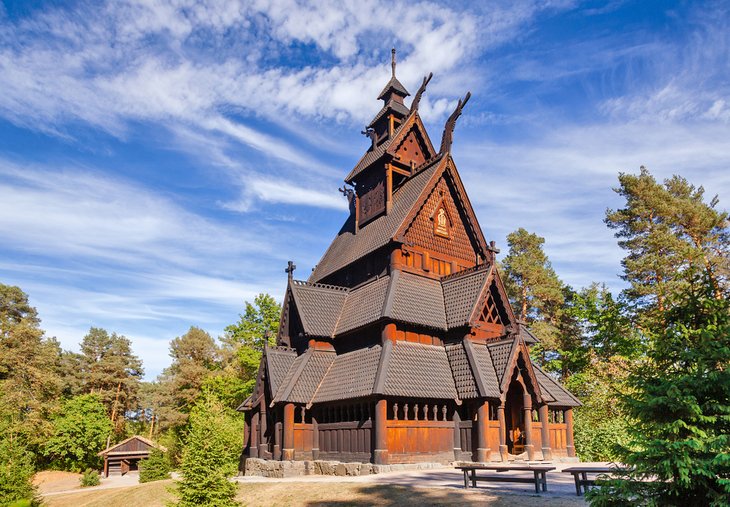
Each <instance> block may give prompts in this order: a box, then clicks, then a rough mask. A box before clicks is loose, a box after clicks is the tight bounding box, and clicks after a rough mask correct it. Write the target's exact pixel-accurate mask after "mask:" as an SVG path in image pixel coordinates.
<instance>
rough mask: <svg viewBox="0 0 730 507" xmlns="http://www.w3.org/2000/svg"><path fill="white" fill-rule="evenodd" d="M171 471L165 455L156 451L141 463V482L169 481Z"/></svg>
mask: <svg viewBox="0 0 730 507" xmlns="http://www.w3.org/2000/svg"><path fill="white" fill-rule="evenodd" d="M171 469H172V467H171V466H170V462H169V460H168V459H167V457H166V456H165V454H163V453H162V451H159V450H157V449H155V450H153V451H152V452H151V453H150V456H149V458H147V459H143V460H142V461H140V462H139V482H152V481H162V480H165V479H169V478H170V471H171Z"/></svg>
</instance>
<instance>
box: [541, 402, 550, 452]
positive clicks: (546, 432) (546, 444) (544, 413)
mask: <svg viewBox="0 0 730 507" xmlns="http://www.w3.org/2000/svg"><path fill="white" fill-rule="evenodd" d="M548 410H549V409H548V406H547V403H545V404H544V405H542V406H541V407H540V423H541V424H542V431H541V433H540V437H541V440H542V459H544V460H550V459H553V450H552V448H551V447H550V427H549V423H548V419H549V417H548Z"/></svg>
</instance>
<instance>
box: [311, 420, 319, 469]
mask: <svg viewBox="0 0 730 507" xmlns="http://www.w3.org/2000/svg"><path fill="white" fill-rule="evenodd" d="M312 459H319V423H318V422H317V414H316V413H313V414H312Z"/></svg>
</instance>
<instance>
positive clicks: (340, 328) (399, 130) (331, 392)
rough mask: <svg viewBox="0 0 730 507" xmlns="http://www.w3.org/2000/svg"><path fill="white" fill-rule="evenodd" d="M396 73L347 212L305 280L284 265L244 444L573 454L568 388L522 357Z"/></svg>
mask: <svg viewBox="0 0 730 507" xmlns="http://www.w3.org/2000/svg"><path fill="white" fill-rule="evenodd" d="M392 65H393V74H392V77H391V79H390V81H388V83H387V84H386V85H385V88H383V90H382V92H381V93H380V95H379V97H378V98H379V99H381V100H383V107H382V109H381V110H380V111H379V112H378V113H377V114H376V115H375V118H373V120H372V121H371V122H370V124H369V125H368V127H367V130H366V132H364V133H365V134H367V135H368V137H369V138H370V141H371V144H370V147H369V148H368V150H367V151H366V152H365V154H364V155H363V156H362V158H361V159H360V161H359V162H358V163H357V164H356V165H355V167H354V168H353V169H352V171H351V172H350V173H349V174H348V175H347V177H346V178H345V182H346V183H347V184H349V185H351V188H349V189H347V188H346V189H343V190H342V192H343V193H344V194H346V196H347V197H348V200H349V205H350V212H349V216H348V217H347V219H346V221H345V223H344V225H343V226H342V228H341V229H340V231H339V232H338V233H337V235H336V237H335V238H334V240H333V241H332V244H331V245H330V246H329V248H328V249H327V251H326V252H325V254H324V256H323V257H322V259H321V261H320V262H319V264H317V266H316V267H315V268H314V270H313V271H312V274H311V276H309V279H308V280H306V281H300V280H295V279H294V278H293V271H294V268H295V266H294V265H293V264H292V263H291V262H290V263H289V267H288V268H287V270H286V271H287V273H288V275H289V276H288V278H289V280H288V285H287V289H286V295H285V298H284V304H283V309H282V314H281V321H280V328H279V334H278V337H277V346H276V347H267V348H266V349H265V350H264V351H263V358H262V360H261V364H260V367H259V371H258V377H257V380H256V386H255V389H254V392H253V394H252V395H251V396H250V397H249V398H248V399H247V400H246V401H245V402H244V403H243V404H242V405H241V406H240V407H239V410H241V411H243V412H245V418H246V433H245V437H244V442H245V444H244V446H245V447H244V456H246V457H259V458H266V459H275V460H292V459H294V460H308V459H331V460H340V461H361V462H373V463H377V464H387V463H409V462H419V461H442V462H448V461H453V460H464V461H471V460H473V461H479V462H484V461H490V460H507V459H512V458H513V457H514V456H521V457H523V458H526V459H530V460H533V459H555V458H559V457H572V456H575V451H574V448H573V418H572V409H573V407H576V406H578V405H580V402H579V401H578V400H577V399H576V398H575V397H574V396H572V395H571V394H570V393H569V392H568V391H567V390H566V389H565V388H563V387H562V386H561V385H560V384H559V383H558V382H557V381H555V380H554V379H553V378H552V377H551V376H550V375H548V374H547V373H545V372H543V371H542V370H541V369H540V368H539V367H538V366H537V365H535V364H533V363H532V361H531V359H530V353H529V352H530V345H532V344H534V343H536V342H537V341H538V340H537V338H536V337H535V336H533V335H532V334H531V333H530V331H529V330H528V329H527V328H526V327H525V325H524V323H522V322H520V321H519V320H518V319H517V318H516V317H515V314H514V312H513V310H512V308H511V306H510V302H509V300H508V298H507V294H506V293H505V289H504V286H503V283H502V280H501V277H500V274H499V271H498V270H497V265H496V261H495V254H496V253H497V252H498V250H496V248H495V245H494V242H491V243H487V241H486V240H485V237H484V234H483V232H482V229H481V227H480V226H479V223H478V221H477V217H476V215H475V213H474V210H473V208H472V206H471V203H470V202H469V198H468V197H467V194H466V190H465V188H464V185H463V183H462V181H461V178H460V177H459V173H458V171H457V170H456V165H455V164H454V160H453V159H452V157H451V140H452V135H453V130H454V125H455V122H456V119H457V118H458V116H459V115H460V114H461V108H462V107H463V106H464V104H465V103H466V101H467V100H468V99H469V95H468V94H467V96H466V97H465V99H464V100H463V101H459V105H458V106H457V108H456V110H455V111H454V113H453V114H452V115H451V117H450V118H449V120H448V121H447V123H446V127H445V128H444V132H443V135H442V141H441V145H440V148H439V149H438V151H437V150H436V149H435V148H434V146H433V145H432V143H431V140H430V138H429V136H428V133H427V132H426V129H425V127H424V125H423V122H422V121H421V118H420V116H419V113H418V105H419V102H420V99H421V96H422V94H423V92H424V90H425V88H426V85H427V84H428V81H429V80H430V78H431V76H430V75H429V76H428V77H426V78H424V80H423V84H422V85H421V87H420V89H419V90H418V93H417V94H416V96H415V98H414V100H413V101H412V103H411V105H410V107H408V106H406V105H405V103H404V100H405V98H406V97H408V96H409V93H408V91H407V90H406V89H405V87H404V86H403V85H402V84H401V83H400V81H398V79H397V78H396V75H395V59H394V60H393V63H392Z"/></svg>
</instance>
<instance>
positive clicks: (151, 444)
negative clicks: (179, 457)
mask: <svg viewBox="0 0 730 507" xmlns="http://www.w3.org/2000/svg"><path fill="white" fill-rule="evenodd" d="M132 440H138V441H139V442H141V443H143V444H144V445H145V446H147V447H148V448H153V449H159V450H160V451H162V452H167V448H166V447H163V446H161V445H160V444H157V443H155V442H153V441H152V440H150V439H148V438H145V437H143V436H140V435H132V436H131V437H129V438H127V439H124V440H122V441H121V442H119V443H118V444H114V445H112V446H110V447H107V448H106V449H104V450H103V451H100V452H98V453H97V456H107V455H109V454H114V453H116V452H118V450H119V449H120V448H121V447H124V446H125V444H128V443H129V442H131V441H132ZM119 452H121V451H119ZM124 452H125V453H127V452H126V451H124ZM135 452H138V451H129V453H132V454H133V453H135Z"/></svg>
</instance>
